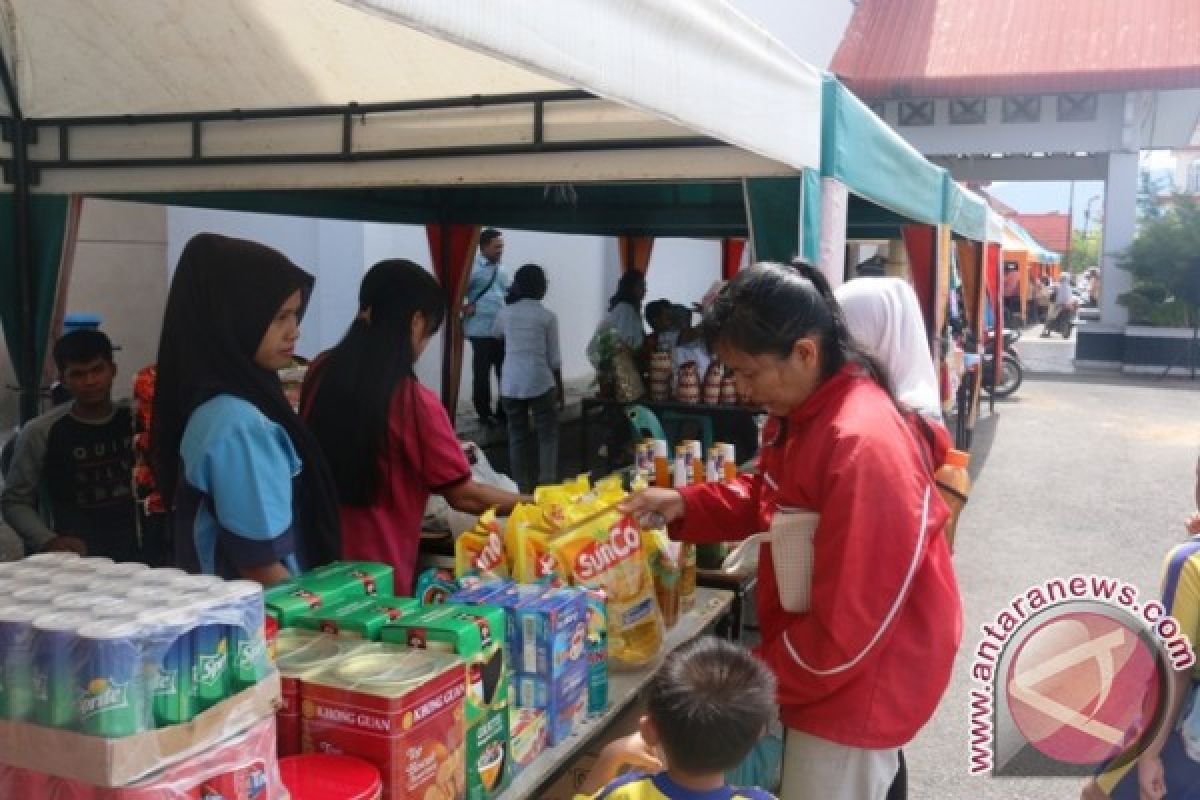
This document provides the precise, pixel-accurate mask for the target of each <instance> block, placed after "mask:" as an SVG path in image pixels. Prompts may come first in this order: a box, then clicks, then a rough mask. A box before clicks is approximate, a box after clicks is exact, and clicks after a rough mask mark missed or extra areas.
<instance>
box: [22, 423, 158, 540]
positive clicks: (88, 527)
mask: <svg viewBox="0 0 1200 800" xmlns="http://www.w3.org/2000/svg"><path fill="white" fill-rule="evenodd" d="M132 437H133V421H132V417H131V416H130V412H129V409H128V408H118V409H116V411H115V412H114V413H113V415H112V417H111V418H110V419H109V420H108V421H107V422H103V423H91V422H84V421H82V420H79V419H76V418H75V417H73V416H71V415H70V414H66V415H64V416H63V417H62V418H60V419H59V420H58V421H57V422H55V423H54V425H53V427H51V428H50V431H49V435H48V436H47V439H46V455H45V461H44V462H43V466H42V480H43V485H44V486H45V488H46V490H47V492H48V495H49V498H50V505H51V514H52V516H53V519H54V529H55V531H56V532H57V533H58V534H59V535H61V536H76V537H78V538H80V539H82V540H83V541H84V542H85V543H87V549H88V554H89V555H94V556H108V557H109V558H112V559H113V560H115V561H132V560H139V553H138V547H137V530H136V521H135V518H134V513H135V506H134V501H133V490H132V480H131V477H132V473H133V441H132Z"/></svg>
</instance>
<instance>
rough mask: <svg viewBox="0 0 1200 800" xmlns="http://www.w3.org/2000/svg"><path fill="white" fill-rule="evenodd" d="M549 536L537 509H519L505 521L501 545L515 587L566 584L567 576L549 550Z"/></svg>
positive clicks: (555, 556) (523, 507)
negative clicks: (505, 552) (541, 582)
mask: <svg viewBox="0 0 1200 800" xmlns="http://www.w3.org/2000/svg"><path fill="white" fill-rule="evenodd" d="M551 536H552V534H551V532H550V531H548V530H547V529H546V528H545V521H544V519H543V517H542V512H541V511H540V510H539V509H538V508H537V507H536V506H529V505H518V506H517V507H516V508H514V509H513V512H512V514H511V515H510V516H509V518H508V529H507V531H506V532H505V536H504V544H505V547H506V548H507V550H508V558H509V567H510V569H511V572H512V577H513V578H514V579H515V580H516V581H517V582H518V583H537V582H539V581H549V582H551V583H556V584H563V585H565V584H566V583H567V578H568V572H567V569H566V568H565V566H564V565H563V563H562V562H561V561H560V560H559V558H558V555H557V554H556V553H553V552H551V550H550V538H551Z"/></svg>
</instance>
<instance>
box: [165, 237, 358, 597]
mask: <svg viewBox="0 0 1200 800" xmlns="http://www.w3.org/2000/svg"><path fill="white" fill-rule="evenodd" d="M312 287H313V277H312V276H311V275H309V274H308V273H307V272H305V271H304V270H302V269H300V268H299V267H297V266H296V265H295V264H293V263H292V262H291V261H290V260H289V259H288V258H287V257H286V256H284V255H283V254H282V253H280V252H278V251H276V250H273V249H271V248H270V247H267V246H266V245H262V244H258V243H257V242H251V241H246V240H244V239H234V238H230V237H226V236H220V235H217V234H215V233H201V234H197V235H196V236H193V237H192V239H191V240H190V241H189V242H188V243H187V246H186V247H184V249H183V254H182V255H180V257H179V265H178V267H177V268H176V270H175V276H174V278H173V279H172V280H171V288H170V291H169V292H168V294H167V309H166V313H165V315H164V317H163V328H162V336H161V338H160V339H159V345H158V364H157V378H156V380H155V388H154V401H153V410H152V415H151V423H150V452H151V464H152V466H153V468H154V477H155V480H156V483H157V485H158V489H159V491H160V492H161V493H162V497H163V498H164V500H166V501H167V503H168V504H169V505H170V506H171V509H172V513H173V521H172V527H173V530H174V536H175V558H176V561H177V562H178V564H179V566H181V567H183V568H184V569H187V570H189V571H192V572H203V573H205V574H210V575H219V576H222V577H225V578H232V577H242V578H248V579H251V580H256V581H258V582H259V583H262V584H263V585H264V586H272V585H274V584H276V583H279V582H280V581H283V580H285V579H286V578H288V577H289V576H291V575H294V574H296V573H298V572H301V571H304V570H307V569H310V568H312V567H315V566H319V565H322V564H327V563H329V562H330V561H333V560H335V559H336V558H337V557H338V554H339V549H340V545H339V526H338V516H337V493H336V491H335V489H334V485H333V480H332V478H331V477H330V475H329V470H328V468H327V467H326V466H325V459H324V458H322V456H321V449H320V447H319V446H318V445H317V442H316V439H314V438H313V436H312V434H311V433H309V432H308V429H307V428H305V427H304V424H303V423H302V422H301V421H300V418H299V417H298V416H297V415H296V413H295V412H294V411H293V410H292V407H291V405H290V404H289V403H288V400H287V398H286V397H285V396H284V393H283V386H282V384H281V383H280V380H279V373H278V370H280V369H282V368H283V367H286V366H287V365H288V364H289V363H290V362H291V360H292V356H293V354H294V353H295V349H296V341H297V340H298V339H299V336H300V319H301V317H302V316H303V315H304V309H305V306H306V305H307V302H308V298H309V296H310V294H311V292H312Z"/></svg>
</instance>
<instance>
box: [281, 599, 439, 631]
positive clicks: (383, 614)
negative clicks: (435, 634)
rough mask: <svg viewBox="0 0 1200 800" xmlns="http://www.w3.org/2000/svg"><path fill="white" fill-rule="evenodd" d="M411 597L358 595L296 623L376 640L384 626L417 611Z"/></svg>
mask: <svg viewBox="0 0 1200 800" xmlns="http://www.w3.org/2000/svg"><path fill="white" fill-rule="evenodd" d="M421 608H422V606H421V601H420V600H417V599H416V598H413V597H383V596H376V597H358V598H355V599H354V600H350V601H349V602H346V603H341V604H339V605H336V606H333V607H332V608H320V609H317V610H315V611H312V612H310V613H308V614H305V615H303V616H301V617H299V618H298V619H297V620H296V626H297V627H300V628H307V629H309V630H314V631H321V633H331V634H334V635H335V636H342V637H346V638H356V639H367V640H370V641H372V642H377V641H379V634H380V632H382V631H383V628H384V626H385V625H389V624H391V623H393V622H397V621H398V620H400V619H402V618H404V617H407V616H408V615H410V614H414V613H416V612H417V611H420V610H421Z"/></svg>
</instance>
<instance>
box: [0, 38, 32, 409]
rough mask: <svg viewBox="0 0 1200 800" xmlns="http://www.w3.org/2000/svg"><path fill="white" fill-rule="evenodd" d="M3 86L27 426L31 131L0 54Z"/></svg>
mask: <svg viewBox="0 0 1200 800" xmlns="http://www.w3.org/2000/svg"><path fill="white" fill-rule="evenodd" d="M0 82H3V85H4V96H5V98H6V99H7V100H8V107H9V108H10V109H11V111H12V119H11V122H10V124H9V126H8V131H7V134H8V138H9V139H10V141H11V142H12V171H11V172H10V173H9V175H8V176H6V177H7V178H8V180H9V182H11V183H12V186H13V252H14V256H15V265H16V268H17V292H18V293H19V294H20V297H21V317H20V320H19V325H20V327H21V328H22V334H23V335H22V336H21V344H20V348H19V352H17V353H12V351H11V349H10V351H9V352H10V353H11V354H12V356H13V361H14V362H15V363H14V364H13V367H14V371H15V372H16V375H17V383H18V384H19V385H20V387H21V408H20V412H21V422H22V423H24V422H26V421H28V420H30V419H32V418H33V417H35V416H37V412H38V388H39V385H40V383H41V370H40V369H39V368H38V363H37V350H38V347H37V341H36V332H37V320H36V319H35V317H36V315H37V310H36V309H37V303H36V301H35V298H34V285H33V284H34V282H33V277H34V271H33V247H32V243H31V242H30V239H29V237H30V231H31V230H32V219H31V218H32V210H31V203H30V197H29V184H30V169H29V140H28V134H29V131H28V129H27V128H26V126H25V119H24V117H23V116H22V115H21V107H20V105H19V103H18V102H17V89H16V84H14V83H13V79H12V74H11V73H10V72H9V69H8V60H7V59H6V58H5V57H4V53H3V52H0Z"/></svg>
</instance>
